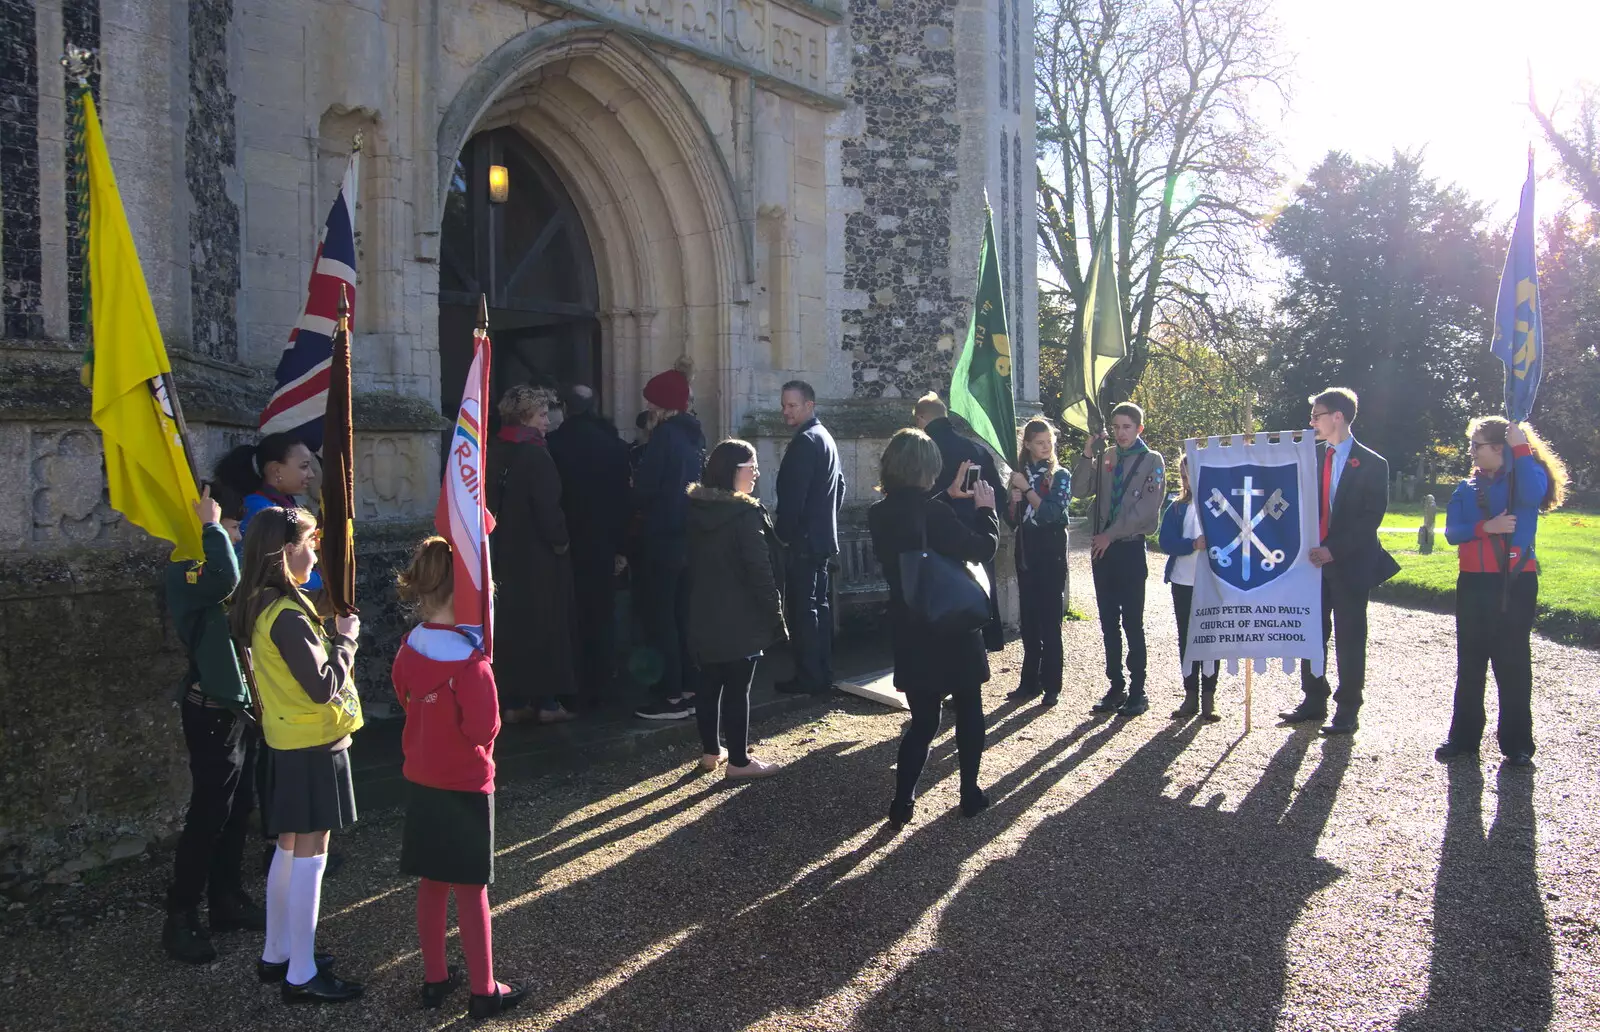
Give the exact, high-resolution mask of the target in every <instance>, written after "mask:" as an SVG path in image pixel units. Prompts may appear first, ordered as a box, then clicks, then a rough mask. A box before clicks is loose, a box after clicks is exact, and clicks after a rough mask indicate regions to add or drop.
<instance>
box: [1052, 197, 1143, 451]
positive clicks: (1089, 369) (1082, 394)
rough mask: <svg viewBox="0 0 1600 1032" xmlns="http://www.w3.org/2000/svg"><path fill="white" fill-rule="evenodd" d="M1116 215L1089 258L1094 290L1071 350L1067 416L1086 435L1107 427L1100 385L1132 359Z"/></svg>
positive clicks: (1086, 301)
mask: <svg viewBox="0 0 1600 1032" xmlns="http://www.w3.org/2000/svg"><path fill="white" fill-rule="evenodd" d="M1113 253H1114V248H1113V247H1112V246H1111V213H1110V212H1107V213H1106V221H1105V225H1104V226H1103V227H1101V229H1100V236H1099V238H1098V239H1097V240H1095V242H1094V253H1093V254H1091V255H1090V256H1089V292H1088V295H1087V296H1086V297H1085V298H1084V300H1083V335H1082V337H1080V338H1079V339H1078V340H1076V341H1073V342H1072V344H1071V345H1069V347H1068V349H1067V375H1066V387H1065V388H1064V389H1063V390H1062V392H1061V404H1062V406H1063V408H1062V412H1061V418H1062V419H1063V420H1065V421H1066V423H1067V425H1068V426H1075V427H1077V428H1078V429H1079V430H1082V431H1083V432H1085V433H1090V434H1092V433H1098V432H1099V431H1100V429H1101V426H1100V422H1101V418H1102V417H1101V414H1100V388H1101V387H1102V386H1104V384H1105V381H1106V374H1107V373H1109V372H1111V369H1112V367H1113V366H1115V365H1116V364H1117V363H1118V362H1120V361H1122V360H1123V359H1124V358H1127V357H1128V338H1127V337H1126V336H1124V335H1123V332H1122V298H1121V296H1120V295H1119V293H1118V291H1117V267H1116V263H1115V262H1114V261H1113V259H1112V254H1113Z"/></svg>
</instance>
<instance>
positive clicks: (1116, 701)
mask: <svg viewBox="0 0 1600 1032" xmlns="http://www.w3.org/2000/svg"><path fill="white" fill-rule="evenodd" d="M1127 701H1128V692H1127V689H1125V688H1123V687H1122V685H1120V684H1114V685H1112V686H1111V690H1110V691H1108V692H1106V693H1105V695H1104V696H1103V697H1102V698H1101V699H1100V701H1099V702H1097V703H1095V704H1094V705H1093V706H1091V707H1089V712H1090V713H1115V712H1116V711H1117V710H1119V709H1121V708H1122V704H1123V703H1125V702H1127Z"/></svg>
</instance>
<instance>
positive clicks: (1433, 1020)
mask: <svg viewBox="0 0 1600 1032" xmlns="http://www.w3.org/2000/svg"><path fill="white" fill-rule="evenodd" d="M1497 787H1498V791H1499V803H1498V805H1497V806H1496V807H1495V815H1494V824H1493V825H1492V826H1491V827H1490V828H1489V834H1488V836H1487V837H1485V836H1484V833H1483V788H1484V785H1483V770H1482V769H1481V768H1480V767H1479V766H1478V764H1477V763H1476V762H1472V761H1466V760H1463V761H1458V762H1456V763H1452V764H1451V765H1450V767H1449V791H1450V799H1449V809H1448V811H1447V813H1446V816H1445V825H1444V848H1443V850H1442V851H1441V853H1440V856H1439V878H1438V881H1437V882H1436V883H1435V885H1434V890H1433V963H1432V965H1431V966H1430V967H1429V969H1428V997H1427V1000H1426V1002H1425V1004H1424V1006H1423V1008H1422V1009H1421V1010H1417V1011H1412V1012H1411V1013H1409V1014H1407V1015H1406V1016H1405V1017H1404V1018H1402V1019H1401V1021H1400V1024H1399V1026H1398V1027H1399V1028H1400V1029H1401V1030H1402V1032H1446V1030H1455V1029H1463V1030H1466V1029H1479V1028H1488V1027H1496V1028H1516V1029H1521V1030H1522V1032H1540V1030H1541V1029H1544V1028H1547V1027H1548V1026H1549V1024H1550V1015H1551V1011H1552V1008H1553V1007H1554V1000H1553V999H1552V996H1551V968H1552V966H1553V963H1554V958H1553V955H1552V948H1551V944H1550V925H1549V923H1548V921H1547V920H1546V917H1545V911H1544V899H1543V897H1542V896H1541V895H1540V892H1539V879H1538V872H1537V868H1536V865H1535V862H1536V859H1537V857H1536V853H1535V844H1536V843H1537V842H1538V835H1537V834H1536V831H1535V827H1534V814H1533V772H1532V771H1531V770H1516V769H1514V768H1507V767H1504V766H1502V767H1501V768H1500V775H1499V782H1498V786H1497ZM1490 1015H1492V1016H1493V1017H1492V1019H1491V1018H1490V1017H1489V1016H1490ZM1491 1021H1492V1025H1491Z"/></svg>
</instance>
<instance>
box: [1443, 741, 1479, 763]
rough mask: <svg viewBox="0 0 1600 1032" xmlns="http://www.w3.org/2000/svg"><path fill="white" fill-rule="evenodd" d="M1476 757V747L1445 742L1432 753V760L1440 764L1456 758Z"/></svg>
mask: <svg viewBox="0 0 1600 1032" xmlns="http://www.w3.org/2000/svg"><path fill="white" fill-rule="evenodd" d="M1477 755H1478V747H1477V746H1475V745H1466V744H1457V743H1455V742H1450V741H1447V742H1445V743H1444V744H1443V745H1441V746H1439V748H1437V749H1435V750H1434V751H1433V758H1434V759H1436V760H1438V761H1439V762H1440V763H1449V762H1450V761H1451V760H1453V759H1455V758H1456V757H1458V756H1473V757H1476V756H1477Z"/></svg>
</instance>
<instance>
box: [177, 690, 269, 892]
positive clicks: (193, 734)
mask: <svg viewBox="0 0 1600 1032" xmlns="http://www.w3.org/2000/svg"><path fill="white" fill-rule="evenodd" d="M182 716H183V740H184V744H185V745H187V746H188V747H189V774H190V776H191V777H192V778H193V779H194V787H193V788H192V789H191V790H190V793H189V813H188V816H187V817H185V818H184V823H183V834H182V835H181V836H180V837H179V839H178V850H177V856H176V858H175V861H174V863H173V871H172V884H171V886H170V887H169V888H168V889H167V909H168V910H188V909H191V908H193V907H197V906H199V905H200V900H201V898H202V897H204V896H206V894H207V890H208V889H209V891H210V898H211V899H212V900H213V901H216V900H223V899H228V898H229V897H231V896H234V895H237V894H238V892H239V891H240V888H241V885H242V883H241V880H240V872H239V866H240V864H241V862H242V861H243V858H244V840H245V831H246V825H247V823H248V821H249V819H250V811H251V810H253V809H255V770H256V754H257V752H258V750H259V746H258V744H257V743H258V742H259V739H260V736H259V735H258V733H257V732H256V729H255V727H254V725H252V724H251V723H250V720H249V718H247V717H245V716H244V715H243V714H241V713H238V712H237V711H235V710H228V709H212V708H209V707H206V706H202V705H200V704H198V703H195V702H191V701H190V700H188V699H185V700H184V701H183V704H182Z"/></svg>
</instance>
